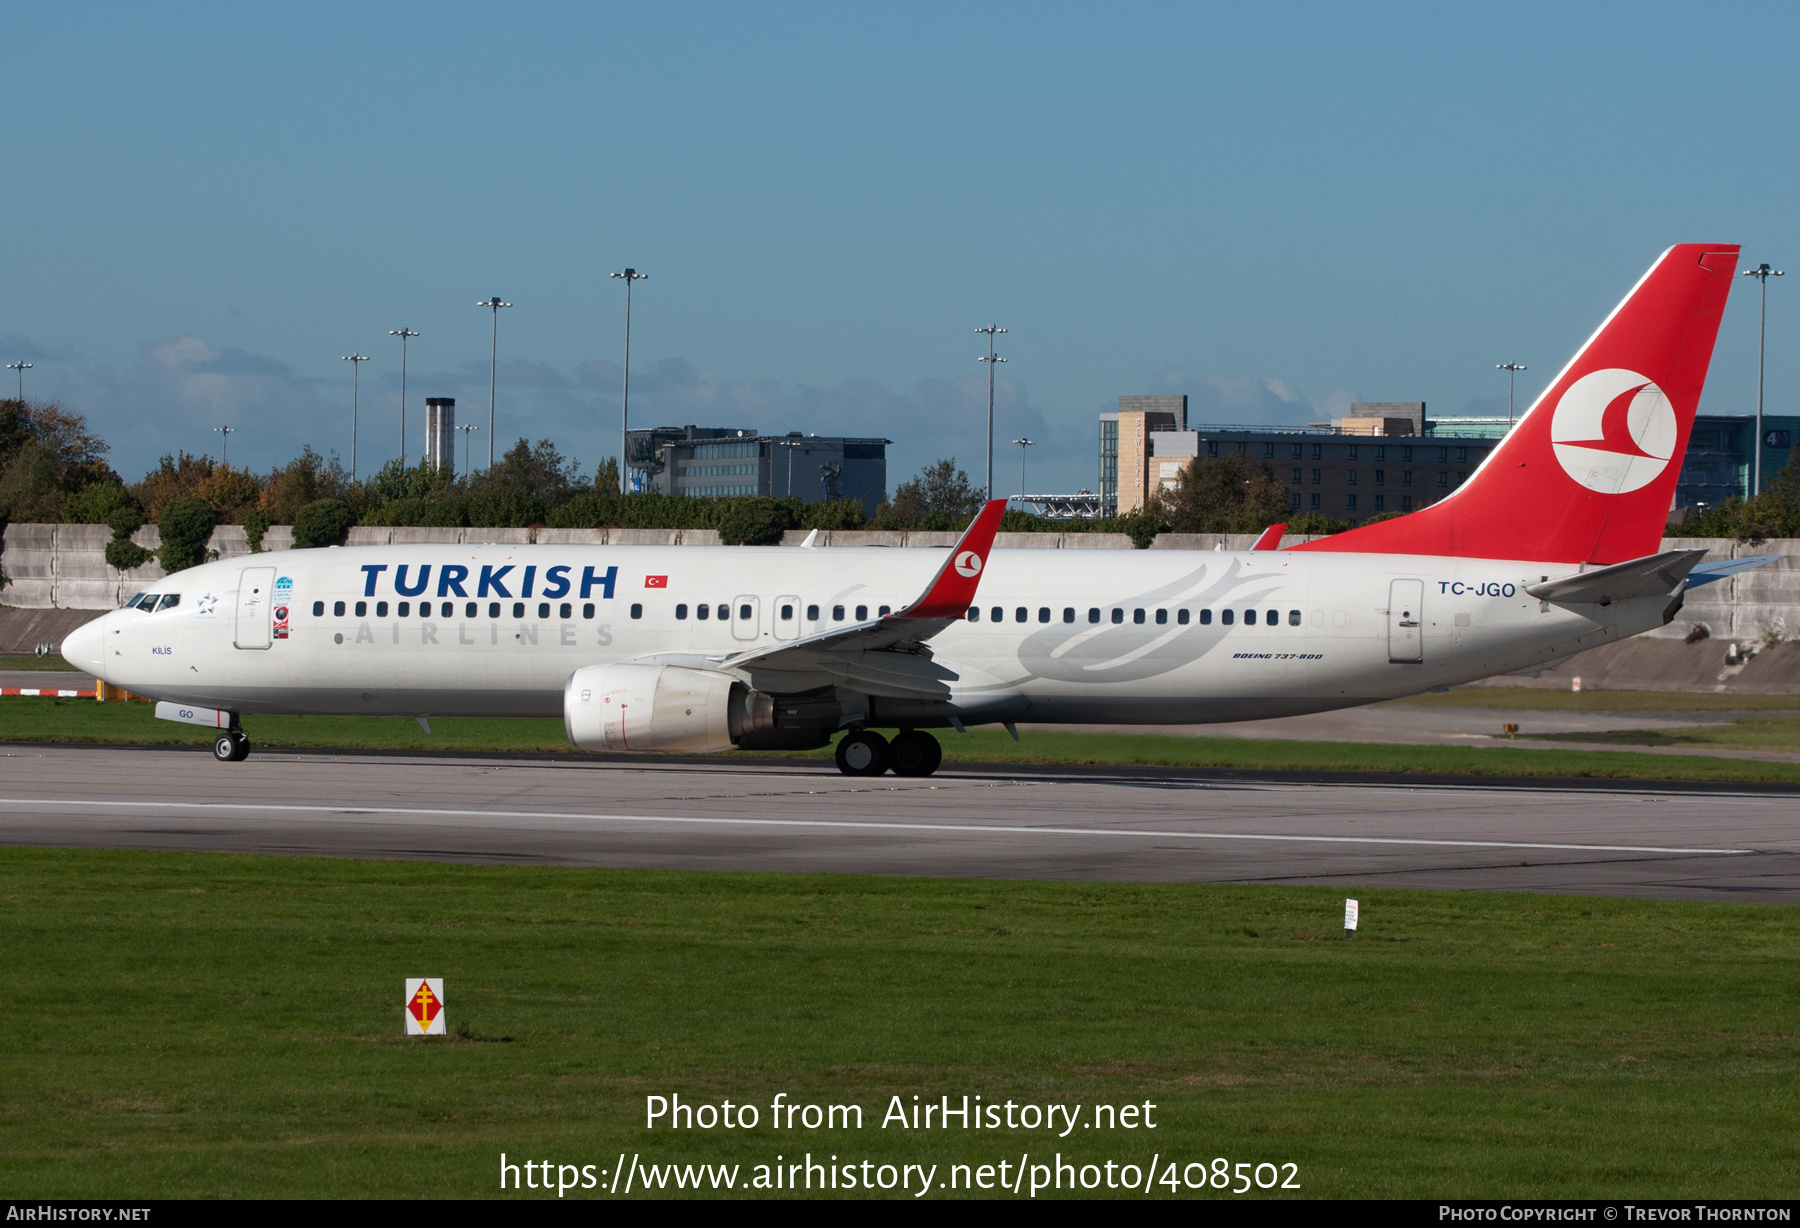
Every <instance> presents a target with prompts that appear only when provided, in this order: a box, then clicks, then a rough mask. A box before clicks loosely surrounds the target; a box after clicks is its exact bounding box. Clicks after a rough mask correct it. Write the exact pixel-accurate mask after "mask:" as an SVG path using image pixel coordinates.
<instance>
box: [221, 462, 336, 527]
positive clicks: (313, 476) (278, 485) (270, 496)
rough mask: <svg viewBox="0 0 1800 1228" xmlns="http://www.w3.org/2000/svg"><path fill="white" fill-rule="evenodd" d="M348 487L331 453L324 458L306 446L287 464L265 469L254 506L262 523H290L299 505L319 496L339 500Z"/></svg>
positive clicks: (298, 511) (297, 512) (304, 504)
mask: <svg viewBox="0 0 1800 1228" xmlns="http://www.w3.org/2000/svg"><path fill="white" fill-rule="evenodd" d="M349 486H350V479H349V476H348V475H347V474H346V473H345V472H344V466H343V464H342V463H341V462H340V461H339V460H338V458H337V457H336V456H335V455H334V456H332V458H331V459H330V460H329V461H327V460H326V459H325V458H324V457H323V456H320V455H319V454H318V453H317V452H314V451H313V450H312V448H311V446H307V447H305V448H302V449H301V450H300V455H298V456H296V457H295V458H294V459H293V460H291V461H289V462H288V463H287V464H285V465H281V466H278V467H276V468H275V469H272V470H270V471H269V476H268V477H267V478H266V479H264V481H263V487H262V496H261V498H260V499H258V501H257V507H258V509H259V510H260V511H261V512H262V515H263V518H264V523H266V524H293V523H294V518H295V517H296V516H298V515H299V514H300V509H301V508H303V507H305V506H306V505H307V504H309V503H317V502H318V501H319V500H321V499H342V498H343V497H344V496H345V494H346V493H347V491H348V489H349ZM246 523H248V522H247V521H246Z"/></svg>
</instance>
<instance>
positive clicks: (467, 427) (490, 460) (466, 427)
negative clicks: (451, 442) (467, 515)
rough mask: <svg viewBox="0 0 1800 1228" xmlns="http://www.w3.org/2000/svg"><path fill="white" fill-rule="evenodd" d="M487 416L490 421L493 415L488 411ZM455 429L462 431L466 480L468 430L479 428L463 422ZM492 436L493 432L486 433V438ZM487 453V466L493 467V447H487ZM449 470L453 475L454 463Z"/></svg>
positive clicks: (464, 479) (467, 470)
mask: <svg viewBox="0 0 1800 1228" xmlns="http://www.w3.org/2000/svg"><path fill="white" fill-rule="evenodd" d="M488 418H489V420H490V421H491V420H492V419H493V415H492V414H491V413H490V414H489V415H488ZM456 429H457V430H459V431H461V432H462V433H463V481H464V482H467V481H468V480H469V432H470V431H479V430H480V429H481V428H480V427H478V426H476V425H475V424H474V423H473V422H465V423H463V424H462V425H461V426H459V427H457V428H456ZM493 437H494V436H493V432H491V431H490V432H489V433H488V438H489V439H490V440H491V439H492V438H493ZM488 453H489V455H488V468H490V469H492V468H493V467H494V458H493V449H492V448H489V449H488ZM450 472H451V474H452V476H454V475H455V472H456V467H455V466H454V465H452V466H451V469H450Z"/></svg>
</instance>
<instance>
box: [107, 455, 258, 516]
mask: <svg viewBox="0 0 1800 1228" xmlns="http://www.w3.org/2000/svg"><path fill="white" fill-rule="evenodd" d="M131 493H132V494H133V495H134V496H135V497H136V498H137V501H138V502H139V503H141V504H143V505H144V506H145V507H146V508H148V509H149V512H150V518H151V519H152V520H154V521H156V522H157V524H159V525H160V524H161V523H162V517H163V512H164V511H165V510H167V509H168V508H170V507H172V506H174V505H175V504H176V503H180V502H183V501H185V500H188V499H202V500H204V501H205V502H206V503H208V504H209V505H211V507H212V508H213V510H214V512H215V513H216V514H217V519H218V520H220V521H223V522H225V523H235V522H236V521H237V520H239V519H240V518H241V517H242V516H243V514H244V513H245V512H246V511H248V510H249V509H251V508H253V507H255V506H256V505H257V500H258V499H259V498H260V497H261V495H262V483H261V481H260V480H259V479H258V478H257V476H256V475H255V474H253V473H251V472H250V471H249V470H248V469H239V468H237V467H236V466H233V465H226V464H222V463H220V462H218V461H215V460H213V459H212V457H210V456H195V455H193V454H192V453H189V452H176V453H174V454H173V455H165V456H164V457H163V458H162V460H161V461H159V462H158V463H157V466H156V468H154V469H152V470H151V471H150V472H149V473H146V474H145V475H144V480H143V481H141V482H139V483H137V485H135V486H133V487H132V488H131Z"/></svg>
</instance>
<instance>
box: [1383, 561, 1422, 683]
mask: <svg viewBox="0 0 1800 1228" xmlns="http://www.w3.org/2000/svg"><path fill="white" fill-rule="evenodd" d="M1424 604H1425V581H1423V580H1395V581H1392V582H1391V583H1390V584H1389V585H1388V660H1389V661H1390V662H1392V663H1394V664H1396V665H1405V664H1410V663H1412V662H1414V661H1423V660H1424V659H1425V636H1424V630H1425V612H1424V610H1423V608H1422V607H1423V606H1424Z"/></svg>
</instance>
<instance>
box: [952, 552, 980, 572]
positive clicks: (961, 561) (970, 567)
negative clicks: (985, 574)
mask: <svg viewBox="0 0 1800 1228" xmlns="http://www.w3.org/2000/svg"><path fill="white" fill-rule="evenodd" d="M956 574H957V575H959V576H965V577H968V578H971V579H973V578H974V577H975V576H978V575H980V574H981V556H980V555H979V554H976V553H975V552H974V551H973V550H965V551H963V552H962V553H961V554H959V555H957V556H956Z"/></svg>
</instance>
